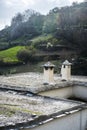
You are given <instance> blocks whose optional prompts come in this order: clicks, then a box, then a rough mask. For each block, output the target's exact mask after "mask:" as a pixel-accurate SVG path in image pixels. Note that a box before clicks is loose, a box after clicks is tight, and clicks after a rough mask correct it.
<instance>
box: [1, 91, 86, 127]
mask: <svg viewBox="0 0 87 130" xmlns="http://www.w3.org/2000/svg"><path fill="white" fill-rule="evenodd" d="M82 105H84V103H80V102H75V101H69V100H63V99H52V98H47V97H42V96H25V95H20V94H17V93H12V92H9V91H5V92H3V91H0V128H3V127H6V126H9V125H10V126H14V125H16V124H20V123H25V122H28V123H29V122H30V121H33V123H34V120H35V119H36V118H39V117H41V116H42V117H43V116H45V120H46V119H49V118H51V117H52V116H53V115H55V113H56V116H58V115H62V114H65V115H66V114H67V113H70V112H72V111H73V110H78V109H79V107H80V106H82ZM48 117H49V118H48ZM39 121H40V122H42V121H43V118H41V119H40V120H38V122H39ZM40 122H39V123H40ZM37 124H38V123H37Z"/></svg>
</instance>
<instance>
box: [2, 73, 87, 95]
mask: <svg viewBox="0 0 87 130" xmlns="http://www.w3.org/2000/svg"><path fill="white" fill-rule="evenodd" d="M54 81H55V84H54V85H44V84H43V74H42V73H32V72H31V73H20V74H14V75H8V76H0V88H4V87H6V88H11V89H19V90H20V89H22V90H27V91H31V92H34V93H38V92H40V91H46V90H50V89H55V88H58V87H66V86H72V85H73V84H74V83H75V82H78V83H79V82H87V77H86V76H72V77H71V80H70V81H68V82H67V81H65V82H63V81H61V77H60V76H59V75H57V74H55V75H54Z"/></svg>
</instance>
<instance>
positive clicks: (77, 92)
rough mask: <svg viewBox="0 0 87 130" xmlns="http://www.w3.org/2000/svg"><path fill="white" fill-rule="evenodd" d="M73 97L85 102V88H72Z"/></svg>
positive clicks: (86, 95)
mask: <svg viewBox="0 0 87 130" xmlns="http://www.w3.org/2000/svg"><path fill="white" fill-rule="evenodd" d="M73 95H74V97H76V98H80V99H83V100H85V101H87V87H86V86H74V87H73Z"/></svg>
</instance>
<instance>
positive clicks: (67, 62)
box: [63, 60, 72, 65]
mask: <svg viewBox="0 0 87 130" xmlns="http://www.w3.org/2000/svg"><path fill="white" fill-rule="evenodd" d="M71 64H72V63H70V62H69V61H68V60H65V61H64V62H63V65H71Z"/></svg>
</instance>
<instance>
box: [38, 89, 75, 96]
mask: <svg viewBox="0 0 87 130" xmlns="http://www.w3.org/2000/svg"><path fill="white" fill-rule="evenodd" d="M72 89H73V88H72V87H63V88H58V89H54V90H48V91H45V92H40V93H39V94H40V95H42V96H49V97H58V98H69V97H71V96H72V95H73V90H72Z"/></svg>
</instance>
